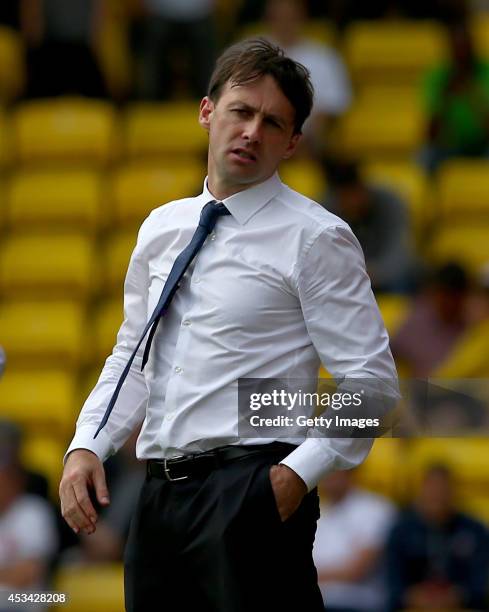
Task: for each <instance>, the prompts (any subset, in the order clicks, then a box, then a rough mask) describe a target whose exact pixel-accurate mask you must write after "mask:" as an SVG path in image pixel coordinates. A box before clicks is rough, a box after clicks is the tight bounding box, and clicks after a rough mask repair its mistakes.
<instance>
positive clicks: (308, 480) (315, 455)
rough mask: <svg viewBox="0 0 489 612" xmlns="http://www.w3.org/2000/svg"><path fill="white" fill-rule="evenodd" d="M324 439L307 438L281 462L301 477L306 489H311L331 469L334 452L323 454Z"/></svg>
mask: <svg viewBox="0 0 489 612" xmlns="http://www.w3.org/2000/svg"><path fill="white" fill-rule="evenodd" d="M320 442H324V440H319V439H317V438H308V439H307V440H304V442H303V443H302V444H301V445H299V446H298V447H297V448H296V449H294V450H293V451H292V452H291V453H290V455H287V457H285V458H284V459H282V461H280V463H281V464H283V465H286V466H287V467H289V468H290V469H291V470H294V472H295V473H296V474H297V475H298V476H300V477H301V478H302V480H303V481H304V482H305V484H306V487H307V491H308V492H309V491H312V489H314V487H315V486H317V484H318V482H319V481H320V480H321V478H322V477H323V476H324V475H325V474H326V473H327V472H329V471H331V470H332V469H333V465H334V454H333V453H329V456H328V455H326V457H325V456H324V444H323V445H322V444H320Z"/></svg>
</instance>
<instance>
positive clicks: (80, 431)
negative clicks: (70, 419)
mask: <svg viewBox="0 0 489 612" xmlns="http://www.w3.org/2000/svg"><path fill="white" fill-rule="evenodd" d="M97 429H98V426H95V425H82V426H81V427H77V429H76V432H75V436H74V437H73V440H72V441H71V444H70V445H69V446H68V450H67V451H66V453H65V455H64V457H63V465H64V464H65V463H66V459H67V457H68V454H69V453H71V451H74V450H76V449H78V448H84V449H86V450H89V451H92V453H95V454H96V455H97V457H98V458H99V459H100V461H102V462H104V461H105V460H106V459H108V458H109V457H110V455H112V454H114V446H113V444H112V441H111V439H110V438H109V436H108V435H107V434H106V433H105V431H104V430H103V429H102V430H100V432H99V434H98V436H97V437H96V438H95V439H94V438H93V436H94V435H95V432H96V431H97Z"/></svg>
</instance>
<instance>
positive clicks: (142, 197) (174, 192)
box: [111, 160, 205, 227]
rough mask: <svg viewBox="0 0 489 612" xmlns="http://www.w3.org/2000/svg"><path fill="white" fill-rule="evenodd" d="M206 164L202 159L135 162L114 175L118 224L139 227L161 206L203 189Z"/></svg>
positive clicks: (113, 196)
mask: <svg viewBox="0 0 489 612" xmlns="http://www.w3.org/2000/svg"><path fill="white" fill-rule="evenodd" d="M204 176H205V168H204V167H203V165H202V164H200V163H199V162H198V161H194V160H189V161H187V162H185V163H180V164H175V163H173V164H172V163H166V162H164V161H162V162H161V163H157V162H151V163H148V162H146V163H145V162H135V163H131V164H128V165H126V166H123V167H122V168H120V169H119V170H118V171H117V172H116V173H115V175H114V176H113V179H112V185H111V189H112V203H113V206H114V218H115V221H116V223H117V224H119V225H127V226H131V225H132V226H133V227H137V226H139V225H141V223H142V222H143V220H144V219H145V218H146V216H147V215H148V214H149V213H150V212H151V210H153V209H154V208H157V207H158V206H161V205H162V204H166V203H167V202H170V201H172V200H178V199H181V198H184V197H188V196H189V195H191V194H195V195H196V194H197V193H200V191H201V190H202V183H203V180H204Z"/></svg>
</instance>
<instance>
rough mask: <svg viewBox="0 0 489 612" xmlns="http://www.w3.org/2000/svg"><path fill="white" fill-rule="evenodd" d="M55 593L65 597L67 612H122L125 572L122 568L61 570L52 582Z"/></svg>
mask: <svg viewBox="0 0 489 612" xmlns="http://www.w3.org/2000/svg"><path fill="white" fill-rule="evenodd" d="M54 589H55V590H56V591H57V592H59V593H67V594H68V595H69V601H68V603H67V604H65V605H64V606H63V609H64V610H65V611H66V612H87V611H88V610H90V612H121V611H122V610H124V570H123V567H122V564H120V565H119V564H100V563H97V564H96V565H87V566H77V565H71V566H70V565H66V566H63V567H61V568H60V569H59V570H58V572H57V574H56V576H55V578H54Z"/></svg>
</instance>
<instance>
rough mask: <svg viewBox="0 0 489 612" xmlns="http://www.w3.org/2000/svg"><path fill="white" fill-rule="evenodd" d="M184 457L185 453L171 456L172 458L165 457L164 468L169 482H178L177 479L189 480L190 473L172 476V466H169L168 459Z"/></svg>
mask: <svg viewBox="0 0 489 612" xmlns="http://www.w3.org/2000/svg"><path fill="white" fill-rule="evenodd" d="M182 457H185V455H177V456H176V457H170V459H167V458H166V457H165V458H164V459H163V470H164V472H165V476H166V479H167V480H168V481H169V482H177V480H187V479H188V475H187V476H179V477H178V478H172V477H171V476H170V468H169V467H168V461H173V460H174V459H181V458H182Z"/></svg>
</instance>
